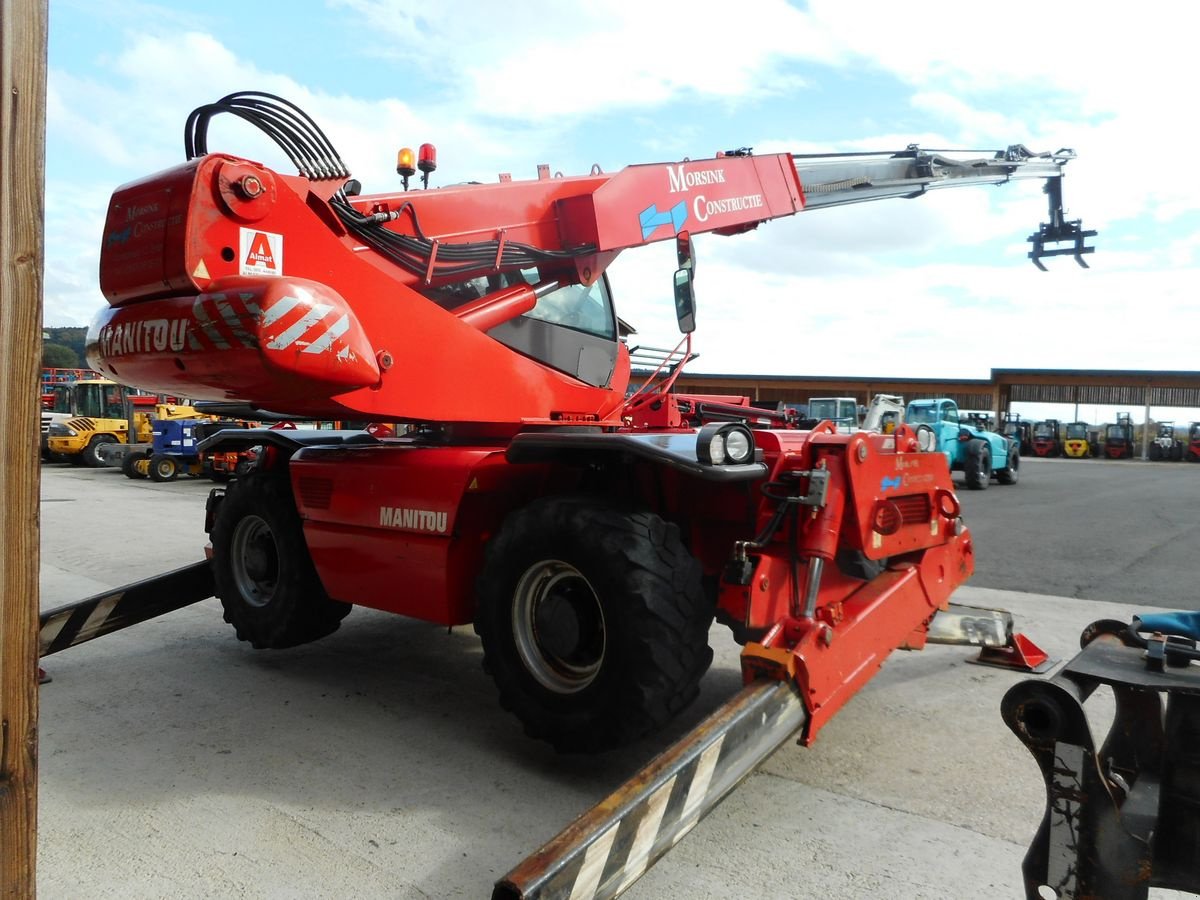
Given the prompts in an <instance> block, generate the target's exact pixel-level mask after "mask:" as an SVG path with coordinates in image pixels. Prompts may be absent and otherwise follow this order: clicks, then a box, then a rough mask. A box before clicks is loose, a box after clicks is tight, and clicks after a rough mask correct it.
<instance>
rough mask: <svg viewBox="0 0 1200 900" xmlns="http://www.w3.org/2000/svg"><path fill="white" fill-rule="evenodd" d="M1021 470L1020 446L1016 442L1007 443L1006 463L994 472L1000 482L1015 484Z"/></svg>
mask: <svg viewBox="0 0 1200 900" xmlns="http://www.w3.org/2000/svg"><path fill="white" fill-rule="evenodd" d="M1020 470H1021V448H1020V447H1019V446H1017V444H1016V442H1013V443H1010V444H1009V445H1008V465H1007V466H1005V467H1004V468H1003V469H999V470H998V471H997V472H996V481H998V482H1000V484H1016V483H1017V478H1018V476H1019V475H1020Z"/></svg>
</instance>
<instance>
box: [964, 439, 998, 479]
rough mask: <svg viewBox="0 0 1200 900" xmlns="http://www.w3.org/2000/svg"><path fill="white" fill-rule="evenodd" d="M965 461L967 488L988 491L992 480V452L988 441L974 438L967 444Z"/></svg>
mask: <svg viewBox="0 0 1200 900" xmlns="http://www.w3.org/2000/svg"><path fill="white" fill-rule="evenodd" d="M965 450H966V452H965V454H964V456H965V457H966V458H965V459H964V460H963V472H964V473H965V474H966V476H967V487H968V488H969V489H970V490H972V491H986V490H987V487H988V483H989V482H990V481H991V480H992V450H991V448H990V447H989V446H988V443H987V441H985V440H983V439H982V438H974V439H972V440H971V441H969V442H968V443H967V446H966V448H965Z"/></svg>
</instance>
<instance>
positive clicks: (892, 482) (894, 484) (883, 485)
mask: <svg viewBox="0 0 1200 900" xmlns="http://www.w3.org/2000/svg"><path fill="white" fill-rule="evenodd" d="M902 483H903V482H902V481H901V479H900V476H899V475H897V476H896V477H895V478H889V477H888V476H886V475H884V476H883V480H882V481H880V482H879V491H880V493H882V492H884V491H886V490H888V489H889V488H899V487H900V485H901V484H902Z"/></svg>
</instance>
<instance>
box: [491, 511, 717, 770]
mask: <svg viewBox="0 0 1200 900" xmlns="http://www.w3.org/2000/svg"><path fill="white" fill-rule="evenodd" d="M478 599H479V606H478V610H477V614H476V618H475V630H476V632H477V633H478V634H479V637H480V639H481V641H482V643H483V650H484V659H485V666H486V667H487V668H488V669H489V671H490V672H491V674H492V677H493V678H494V679H495V681H496V686H497V687H498V689H499V691H500V703H501V705H502V706H503V707H504V708H505V709H507V710H509V711H510V712H512V713H514V714H515V715H516V716H517V718H518V719H520V720H521V722H522V724H523V725H524V728H525V733H526V734H528V735H529V736H530V737H533V738H537V739H539V740H545V741H549V742H550V743H551V744H553V745H554V747H555V748H556V749H557V750H559V751H563V752H597V751H601V750H607V749H610V748H612V747H616V746H618V745H621V744H625V743H628V742H630V741H633V740H636V739H637V738H639V737H641V736H643V735H645V734H647V733H649V732H650V731H652V730H654V729H655V728H657V727H659V726H661V725H662V724H663V723H665V722H666V721H667V720H668V719H670V718H671V717H672V716H674V715H675V714H676V713H678V712H679V711H680V710H682V709H683V708H684V707H685V706H687V705H688V704H689V703H690V702H691V701H692V700H693V699H695V697H696V695H697V693H698V692H699V683H700V678H701V676H702V675H703V674H704V672H705V671H706V670H707V669H708V666H709V663H710V662H711V661H712V650H710V649H709V647H708V629H709V626H710V624H711V622H712V618H713V603H712V601H711V600H710V599H708V598H707V597H706V594H705V591H704V589H703V585H702V579H701V569H700V565H699V563H697V561H696V560H695V559H694V558H693V557H692V555H691V554H690V553H688V551H687V549H686V548H685V547H684V546H683V542H682V540H681V539H680V536H679V530H678V528H677V527H676V526H675V525H673V524H670V523H668V522H665V521H663V520H662V519H661V518H659V517H658V516H657V515H655V514H653V513H648V512H637V513H629V512H622V511H619V510H616V509H613V508H610V507H608V506H603V505H600V504H598V503H596V502H595V501H592V500H588V499H583V498H545V499H542V500H537V501H535V502H533V503H531V504H530V505H529V506H527V507H525V508H524V509H520V510H518V511H516V512H515V513H513V514H512V515H510V516H509V517H508V519H507V520H505V522H504V525H503V527H502V528H501V529H500V531H499V533H498V534H497V535H496V537H495V538H494V539H493V540H492V542H491V543H490V544H489V545H488V549H487V558H486V560H485V563H484V567H483V570H482V572H481V574H480V577H479V582H478Z"/></svg>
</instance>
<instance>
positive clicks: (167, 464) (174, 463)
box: [150, 453, 179, 484]
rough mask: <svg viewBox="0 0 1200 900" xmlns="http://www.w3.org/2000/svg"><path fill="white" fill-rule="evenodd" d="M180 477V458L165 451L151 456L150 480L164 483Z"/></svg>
mask: <svg viewBox="0 0 1200 900" xmlns="http://www.w3.org/2000/svg"><path fill="white" fill-rule="evenodd" d="M178 477H179V460H177V459H176V458H175V457H173V456H168V455H167V454H165V453H155V454H154V455H153V456H151V457H150V480H151V481H157V482H158V483H159V484H162V483H163V482H166V481H174V480H175V479H176V478H178Z"/></svg>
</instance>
